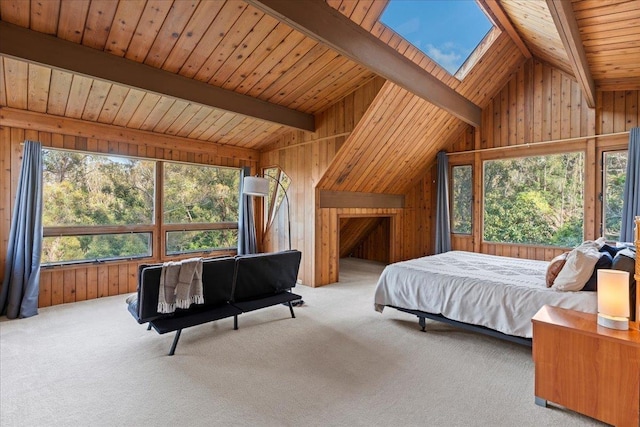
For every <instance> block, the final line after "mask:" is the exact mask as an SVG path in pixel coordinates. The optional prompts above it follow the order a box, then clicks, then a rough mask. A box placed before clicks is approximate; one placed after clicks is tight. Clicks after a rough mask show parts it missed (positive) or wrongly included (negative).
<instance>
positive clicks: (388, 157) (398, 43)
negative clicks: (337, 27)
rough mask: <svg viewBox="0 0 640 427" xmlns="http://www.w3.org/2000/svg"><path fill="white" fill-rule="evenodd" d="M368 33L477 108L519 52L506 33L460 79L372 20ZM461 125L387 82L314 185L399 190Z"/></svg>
mask: <svg viewBox="0 0 640 427" xmlns="http://www.w3.org/2000/svg"><path fill="white" fill-rule="evenodd" d="M371 31H372V32H374V33H375V32H377V33H378V34H380V38H381V39H384V40H385V41H387V42H388V43H389V44H391V45H393V46H394V47H396V48H397V49H398V50H399V51H402V52H405V55H406V56H408V57H409V58H411V59H412V60H413V61H414V62H416V63H418V64H419V65H421V66H422V67H424V68H425V69H428V70H430V71H431V72H432V73H433V74H435V75H436V76H438V78H440V79H441V80H442V81H443V82H445V83H446V84H447V85H448V86H449V87H451V88H453V89H455V90H456V91H458V92H459V93H460V94H462V95H463V96H465V97H466V98H467V99H469V100H471V101H472V102H474V103H475V104H476V105H479V106H480V107H483V106H484V105H486V103H487V102H488V101H489V100H490V99H491V98H492V97H493V96H494V95H495V94H496V93H498V92H499V91H500V89H501V88H502V86H503V85H504V84H505V83H506V82H507V81H508V79H509V76H510V75H511V74H512V73H513V72H514V71H515V70H516V69H517V67H518V65H519V64H521V63H522V62H523V61H524V59H525V58H524V56H523V55H522V53H521V52H520V50H519V49H518V48H517V46H516V45H515V43H514V42H513V41H512V40H511V39H510V38H509V36H508V35H507V34H506V33H503V34H501V35H499V36H498V37H497V38H496V39H495V40H494V41H493V43H492V44H491V45H490V46H488V48H487V50H486V52H485V54H484V55H483V56H482V57H480V59H479V60H478V61H477V62H476V64H475V65H474V66H473V67H472V68H471V70H470V71H469V72H468V73H467V75H466V76H465V78H464V79H463V80H462V81H459V80H457V79H456V78H455V77H453V76H451V75H450V74H448V73H447V72H446V71H444V69H442V68H441V67H440V66H439V65H437V64H436V63H435V62H434V61H432V60H431V59H430V58H429V57H427V56H426V55H424V54H423V53H422V52H420V51H418V50H417V49H416V48H415V47H413V46H411V45H409V44H408V43H407V42H406V41H404V40H403V39H402V38H400V37H399V36H398V35H397V34H395V33H394V32H393V31H391V30H390V29H388V28H386V27H384V26H383V25H382V24H380V23H378V22H376V23H375V24H374V25H373V27H372V28H371ZM466 128H467V125H466V124H464V123H463V122H462V121H460V120H458V119H456V118H455V117H453V116H452V115H450V114H448V113H447V112H445V111H443V110H441V109H439V108H437V107H435V106H434V105H433V104H430V103H429V102H427V101H425V100H423V99H421V98H419V97H417V96H415V95H413V94H411V93H408V92H407V91H406V90H404V89H402V88H400V87H398V86H397V85H395V84H393V83H390V82H387V83H386V84H385V85H384V86H383V88H382V90H381V91H380V92H379V93H378V95H377V97H376V99H375V100H374V102H373V103H372V105H371V106H370V107H369V109H368V111H367V113H366V114H365V116H364V117H363V118H362V120H361V121H360V122H359V123H358V125H357V126H356V128H355V129H354V131H353V132H352V134H351V135H350V137H349V138H348V139H347V141H346V142H345V144H344V145H343V146H342V147H341V149H340V151H339V152H338V154H337V155H336V157H335V159H334V161H333V162H332V164H331V165H330V166H329V168H328V169H327V171H326V172H325V174H324V176H323V178H322V179H321V180H320V182H319V184H318V188H320V189H322V190H333V191H357V192H369V193H392V194H404V193H406V192H407V191H408V190H409V188H410V187H411V186H412V185H414V183H415V182H416V181H417V180H418V179H420V177H422V176H423V175H424V173H425V170H426V169H427V168H428V167H430V165H431V163H432V162H433V159H434V158H435V155H436V153H437V152H438V151H440V150H441V149H443V148H446V147H448V146H449V145H450V144H452V143H453V142H454V141H455V139H456V138H457V137H458V136H459V135H460V134H461V132H463V131H464V130H465V129H466Z"/></svg>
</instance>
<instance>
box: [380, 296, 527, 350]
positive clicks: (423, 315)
mask: <svg viewBox="0 0 640 427" xmlns="http://www.w3.org/2000/svg"><path fill="white" fill-rule="evenodd" d="M388 307H391V308H395V309H396V310H399V311H403V312H405V313H409V314H413V315H415V316H418V324H419V325H420V328H421V330H422V332H426V331H427V321H426V319H431V320H437V321H438V322H443V323H447V324H449V325H452V326H455V327H457V328H460V329H464V330H466V331H471V332H478V333H481V334H484V335H489V336H490V337H494V338H499V339H501V340H505V341H510V342H513V343H516V344H521V345H526V346H527V347H531V342H532V340H531V338H523V337H517V336H514V335H507V334H503V333H502V332H498V331H496V330H495V329H490V328H486V327H484V326H480V325H473V324H471V323H465V322H459V321H457V320H451V319H449V318H448V317H444V316H443V315H442V314H433V313H427V312H426V311H420V310H410V309H408V308H401V307H395V306H393V305H389V306H388Z"/></svg>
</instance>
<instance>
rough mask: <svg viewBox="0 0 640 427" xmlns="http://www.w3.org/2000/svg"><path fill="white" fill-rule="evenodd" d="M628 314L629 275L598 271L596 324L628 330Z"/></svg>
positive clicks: (620, 272)
mask: <svg viewBox="0 0 640 427" xmlns="http://www.w3.org/2000/svg"><path fill="white" fill-rule="evenodd" d="M629 314H630V309H629V273H628V272H626V271H619V270H606V269H603V270H598V324H600V325H602V326H606V327H608V328H613V329H628V328H629V319H628V318H629Z"/></svg>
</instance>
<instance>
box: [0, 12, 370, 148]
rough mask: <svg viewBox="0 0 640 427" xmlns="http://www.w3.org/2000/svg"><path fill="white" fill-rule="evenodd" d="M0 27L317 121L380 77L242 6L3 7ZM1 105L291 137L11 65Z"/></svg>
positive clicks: (140, 94)
mask: <svg viewBox="0 0 640 427" xmlns="http://www.w3.org/2000/svg"><path fill="white" fill-rule="evenodd" d="M0 19H2V21H5V22H9V23H12V24H15V25H19V26H21V27H25V28H29V29H31V30H33V31H39V32H43V33H46V34H50V35H54V36H56V37H58V38H61V39H64V40H68V41H71V42H74V43H78V44H82V45H84V46H88V47H91V48H94V49H98V50H102V51H104V52H107V53H109V54H112V55H116V56H119V57H124V58H127V59H129V60H131V61H136V62H139V63H144V64H146V65H148V66H151V67H156V68H160V69H163V70H165V71H168V72H171V73H176V74H179V75H181V76H184V77H187V78H191V79H195V80H197V81H201V82H207V83H209V84H211V85H214V86H216V87H220V88H224V89H228V90H231V91H233V92H236V93H240V94H244V95H248V96H251V97H254V98H257V99H260V100H263V101H266V102H270V103H273V104H276V105H280V106H284V107H287V108H291V109H294V110H297V111H301V112H305V113H310V114H314V113H317V112H319V111H322V110H323V109H325V108H326V107H328V106H329V105H331V104H333V103H334V102H335V101H337V100H338V99H340V98H342V97H343V96H345V95H346V94H348V93H350V92H352V91H353V90H355V89H356V88H358V87H359V86H361V85H362V84H364V83H365V82H367V81H368V80H370V79H371V78H373V77H374V74H373V73H371V72H370V71H368V70H366V69H364V68H363V67H362V66H360V65H358V64H355V63H354V62H352V61H349V60H347V59H345V58H344V57H342V56H340V55H338V54H337V53H335V52H333V51H331V50H329V49H328V48H326V47H324V46H322V45H320V44H318V43H317V42H315V41H313V40H311V39H309V38H307V37H305V36H303V35H302V34H300V33H299V32H297V31H294V30H292V29H291V28H290V27H288V26H286V25H284V24H282V23H279V22H278V21H277V20H275V19H274V18H272V17H270V16H268V15H265V14H264V13H262V12H260V11H258V10H257V9H255V8H254V7H252V6H250V5H248V4H246V3H244V2H242V1H239V0H226V1H207V0H204V1H199V0H189V1H187V0H175V1H171V0H148V1H144V0H126V1H125V0H122V1H100V0H77V1H75V0H74V1H60V0H48V1H45V2H41V1H31V2H29V1H25V0H2V1H1V2H0ZM1 59H2V61H0V67H2V68H1V70H0V71H1V72H0V87H1V88H2V90H1V91H0V92H2V94H3V95H2V96H0V105H2V106H8V107H13V108H19V109H28V110H31V111H37V112H42V113H48V114H53V115H59V116H66V117H72V118H79V119H83V120H87V121H93V122H99V123H106V124H110V125H115V126H122V127H126V128H132V129H143V130H149V131H153V132H158V133H163V134H169V135H178V136H183V137H188V138H194V139H198V140H203V141H211V142H217V143H222V144H230V145H234V146H240V147H246V148H253V149H258V148H260V146H261V145H263V144H264V143H265V141H268V140H271V139H273V138H274V137H277V136H278V135H281V134H283V133H285V132H287V131H288V130H289V129H288V128H286V127H284V126H282V125H277V124H273V123H268V122H264V121H260V120H256V119H253V118H250V117H246V116H241V115H238V114H233V113H229V112H225V111H222V110H218V109H215V108H210V107H206V106H202V105H198V104H195V103H190V102H187V101H184V100H181V99H175V98H171V97H167V96H160V95H158V94H154V93H148V92H144V91H142V90H138V89H136V88H129V87H126V86H123V85H118V84H112V83H109V82H104V81H100V80H98V79H92V78H89V77H87V76H81V75H78V74H73V73H70V72H66V71H61V70H56V69H51V68H49V67H44V66H40V65H34V64H29V63H27V62H25V61H21V60H17V59H12V58H8V57H4V58H1Z"/></svg>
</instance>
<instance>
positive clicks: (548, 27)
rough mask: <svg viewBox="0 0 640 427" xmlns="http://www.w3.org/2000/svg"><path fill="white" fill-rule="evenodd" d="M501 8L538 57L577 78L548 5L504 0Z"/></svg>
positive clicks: (527, 0) (501, 2)
mask: <svg viewBox="0 0 640 427" xmlns="http://www.w3.org/2000/svg"><path fill="white" fill-rule="evenodd" d="M500 5H501V6H502V8H503V9H504V10H505V12H506V13H507V15H509V18H511V21H512V22H513V25H514V27H516V30H517V31H518V33H519V34H520V35H521V36H522V38H523V39H524V40H525V43H526V44H527V46H528V47H529V49H530V50H531V53H532V54H533V56H534V57H535V58H538V59H540V60H542V61H544V62H547V63H549V64H551V65H553V66H554V67H556V68H558V69H559V70H562V71H564V72H566V73H568V74H569V75H573V70H572V69H571V65H570V64H569V57H568V56H567V52H566V51H565V49H564V46H563V44H562V40H561V39H560V35H559V34H558V30H557V29H556V26H555V24H554V23H553V19H552V18H551V13H550V12H549V7H548V6H547V3H546V2H544V1H530V0H501V1H500Z"/></svg>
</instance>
